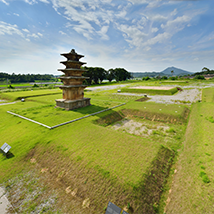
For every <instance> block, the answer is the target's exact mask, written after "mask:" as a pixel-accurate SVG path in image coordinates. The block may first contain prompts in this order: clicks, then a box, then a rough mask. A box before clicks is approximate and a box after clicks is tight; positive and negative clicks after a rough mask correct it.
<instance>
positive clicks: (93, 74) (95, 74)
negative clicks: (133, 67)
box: [82, 66, 132, 85]
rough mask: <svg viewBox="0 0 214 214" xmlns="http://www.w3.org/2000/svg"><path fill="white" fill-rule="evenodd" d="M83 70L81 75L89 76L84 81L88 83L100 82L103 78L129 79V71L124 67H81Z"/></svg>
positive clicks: (110, 79) (109, 79)
mask: <svg viewBox="0 0 214 214" xmlns="http://www.w3.org/2000/svg"><path fill="white" fill-rule="evenodd" d="M82 69H83V70H85V72H84V73H83V76H85V77H89V79H86V80H85V82H86V83H87V84H89V85H91V84H99V83H102V81H103V80H108V81H109V82H111V81H112V80H114V79H115V80H116V81H117V82H119V81H125V80H127V79H131V77H132V76H131V73H130V72H128V71H127V70H125V69H124V68H115V69H113V68H111V69H109V70H108V71H106V70H105V69H104V68H100V67H86V66H85V67H82Z"/></svg>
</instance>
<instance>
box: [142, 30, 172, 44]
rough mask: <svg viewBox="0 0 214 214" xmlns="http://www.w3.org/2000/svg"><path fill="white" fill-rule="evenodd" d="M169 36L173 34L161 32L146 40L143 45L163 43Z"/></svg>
mask: <svg viewBox="0 0 214 214" xmlns="http://www.w3.org/2000/svg"><path fill="white" fill-rule="evenodd" d="M169 38H171V34H169V33H167V32H164V33H160V34H158V35H157V36H155V37H153V38H151V39H148V40H147V42H145V43H144V44H143V45H145V46H147V45H154V44H156V43H162V42H164V41H166V40H167V39H169Z"/></svg>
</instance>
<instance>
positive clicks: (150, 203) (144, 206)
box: [134, 146, 174, 214]
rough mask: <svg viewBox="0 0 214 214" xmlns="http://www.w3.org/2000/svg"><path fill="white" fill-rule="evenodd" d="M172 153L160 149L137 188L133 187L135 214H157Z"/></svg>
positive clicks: (171, 161)
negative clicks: (136, 205)
mask: <svg viewBox="0 0 214 214" xmlns="http://www.w3.org/2000/svg"><path fill="white" fill-rule="evenodd" d="M173 158H174V152H172V151H171V150H169V149H168V148H165V147H163V146H162V147H161V148H160V150H159V151H158V153H157V156H156V157H155V159H154V160H153V161H152V163H151V166H150V167H149V168H148V170H147V172H146V173H145V174H144V175H143V179H142V181H141V183H139V186H137V187H134V191H135V194H136V196H135V197H136V204H138V208H137V210H136V211H135V212H136V213H151V214H152V213H157V212H158V210H159V209H158V208H159V201H160V197H161V193H162V191H163V187H164V185H165V183H166V181H167V177H168V175H169V170H170V167H171V165H172V163H173Z"/></svg>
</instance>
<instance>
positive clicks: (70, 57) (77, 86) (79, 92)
mask: <svg viewBox="0 0 214 214" xmlns="http://www.w3.org/2000/svg"><path fill="white" fill-rule="evenodd" d="M61 55H62V56H64V57H66V58H67V61H63V62H60V63H62V64H64V65H65V66H66V68H65V69H58V71H62V72H64V73H65V75H62V76H61V77H60V79H61V80H62V82H63V85H60V86H58V87H59V88H60V89H62V90H63V99H57V100H56V107H60V108H64V109H66V110H72V109H77V108H81V107H85V106H89V105H91V104H90V98H84V88H86V87H87V85H83V81H84V80H85V79H88V78H89V77H83V76H82V73H83V72H84V70H82V69H81V66H82V65H83V64H86V63H85V62H80V61H79V59H80V58H82V57H84V56H83V55H79V54H77V53H76V52H75V50H74V49H72V50H71V52H70V53H63V54H61Z"/></svg>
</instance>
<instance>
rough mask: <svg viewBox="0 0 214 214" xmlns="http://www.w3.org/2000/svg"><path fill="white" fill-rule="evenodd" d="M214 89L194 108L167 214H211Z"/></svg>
mask: <svg viewBox="0 0 214 214" xmlns="http://www.w3.org/2000/svg"><path fill="white" fill-rule="evenodd" d="M213 96H214V88H208V89H203V100H202V103H196V104H193V107H192V111H191V115H190V119H189V124H188V126H187V131H186V140H185V142H184V147H183V151H182V152H181V155H180V160H179V161H178V163H177V167H176V169H177V173H176V174H175V176H174V182H173V185H172V191H171V193H170V194H169V199H168V202H169V201H170V202H169V204H168V206H167V209H166V213H213V210H214V208H213V204H214V195H213V191H214V170H213V162H214V154H213V151H214V144H213V142H214V135H213V130H214V119H213V118H214V111H213V109H214V100H213Z"/></svg>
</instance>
